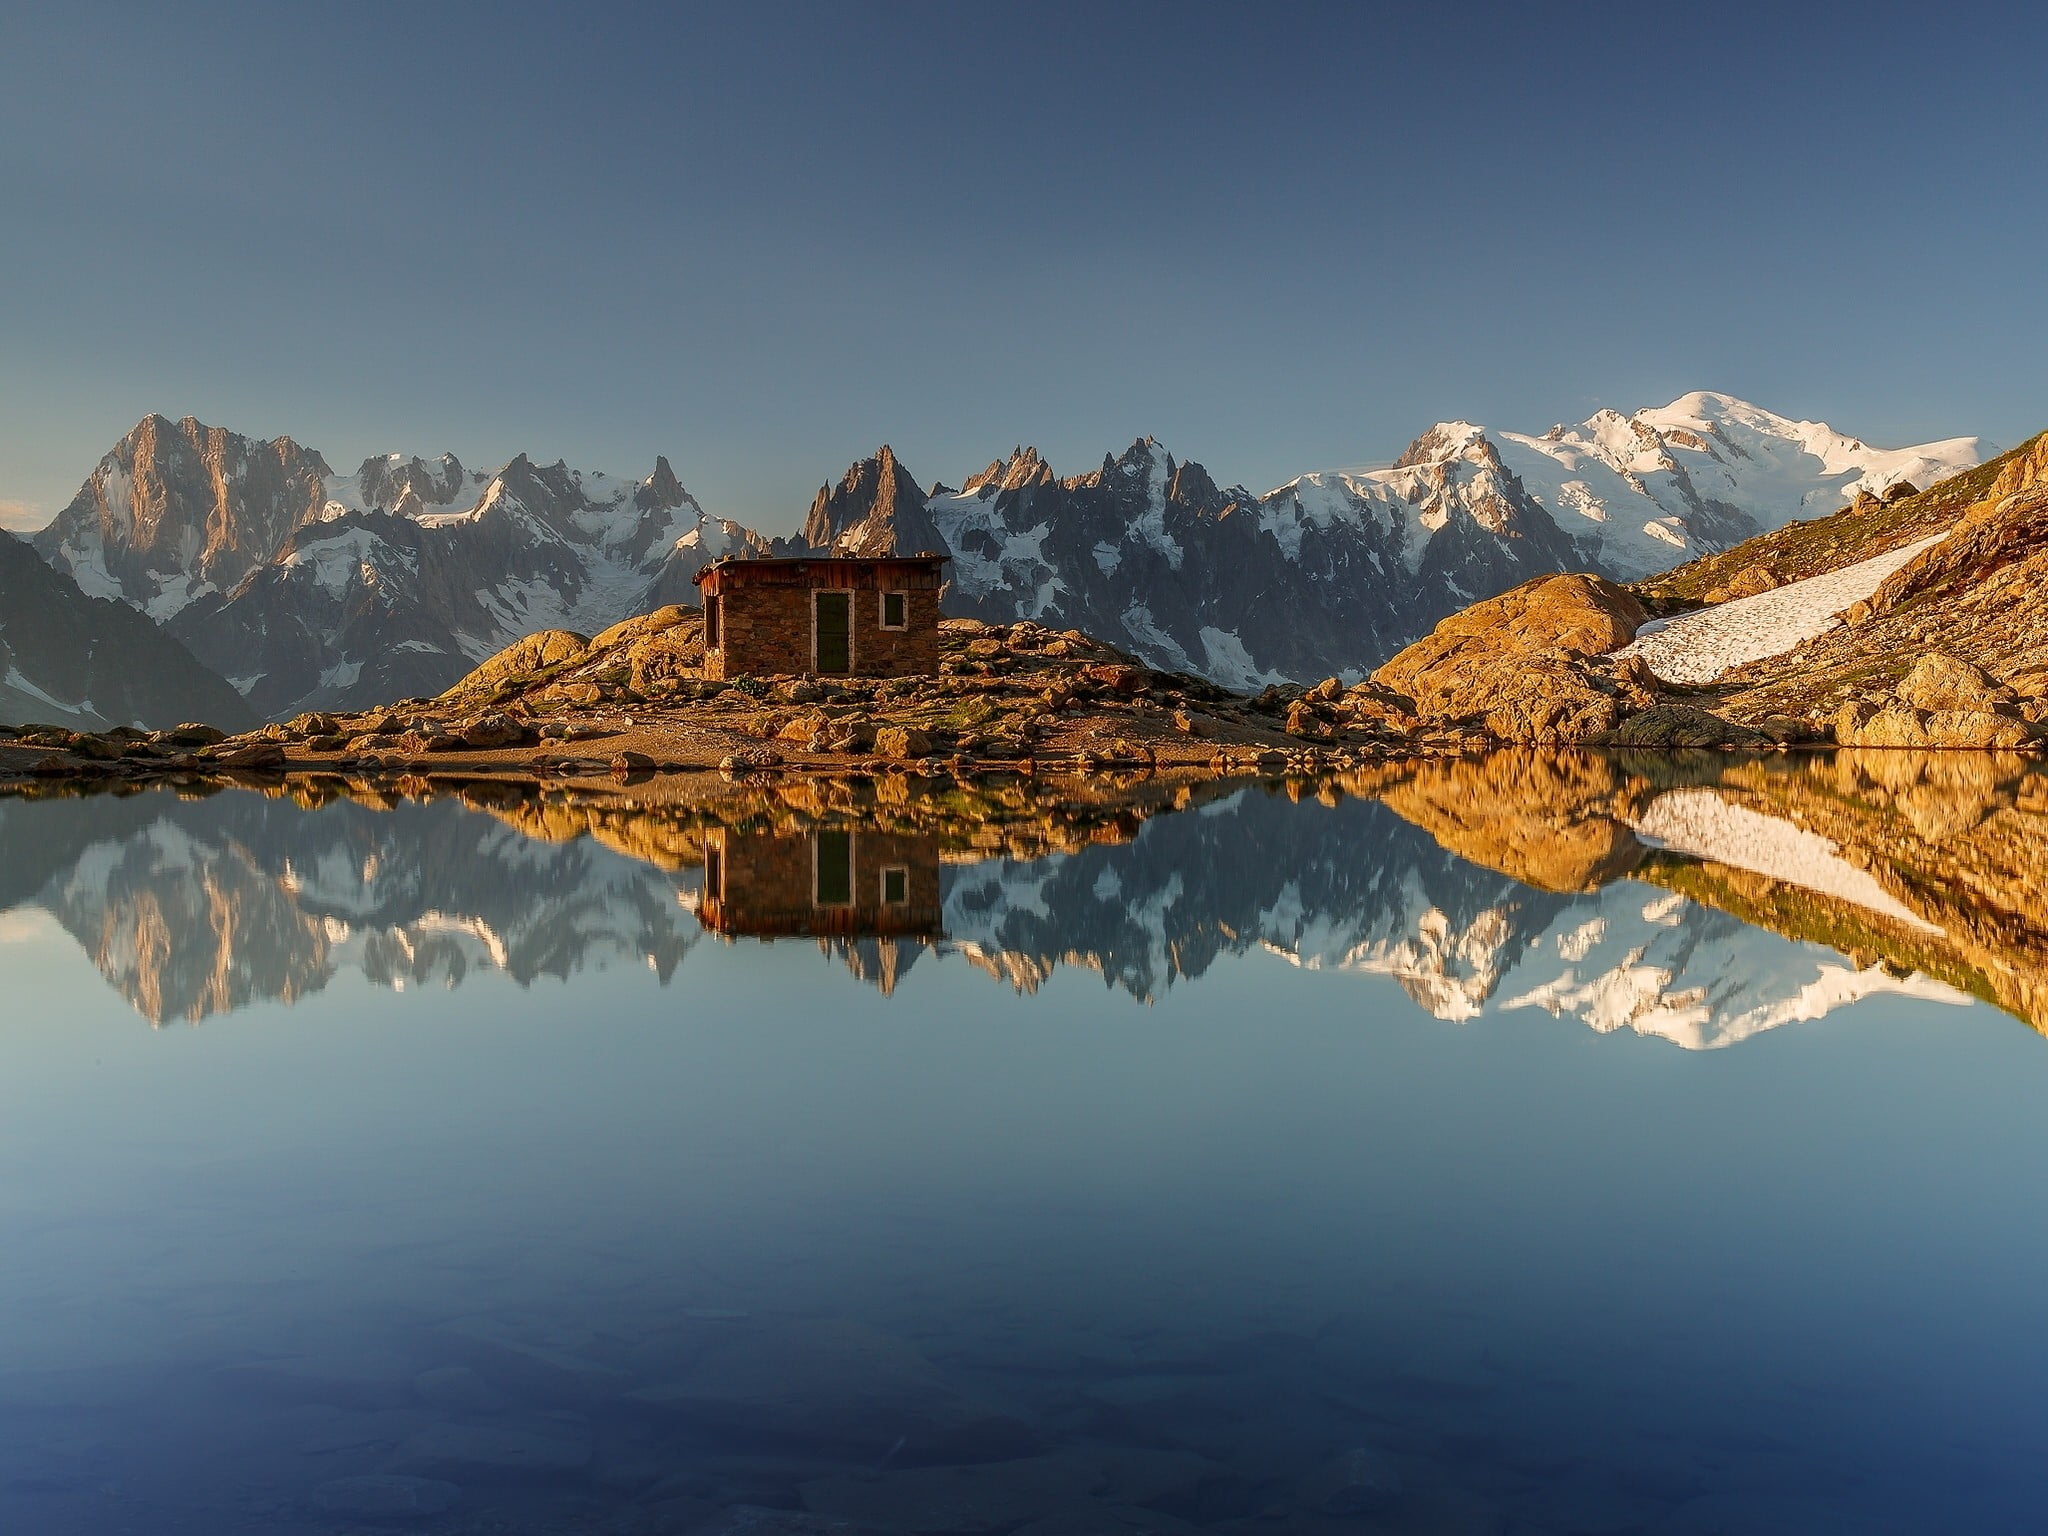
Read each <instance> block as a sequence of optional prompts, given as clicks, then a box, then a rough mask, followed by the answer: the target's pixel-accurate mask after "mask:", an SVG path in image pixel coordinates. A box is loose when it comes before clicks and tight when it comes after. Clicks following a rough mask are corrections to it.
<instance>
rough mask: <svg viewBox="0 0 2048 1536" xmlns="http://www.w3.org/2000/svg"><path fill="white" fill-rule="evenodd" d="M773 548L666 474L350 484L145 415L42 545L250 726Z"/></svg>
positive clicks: (436, 686)
mask: <svg viewBox="0 0 2048 1536" xmlns="http://www.w3.org/2000/svg"><path fill="white" fill-rule="evenodd" d="M764 542H765V541H761V540H759V539H757V538H756V537H755V536H754V535H752V534H750V533H748V532H747V531H746V530H745V529H742V528H740V527H739V526H738V525H737V524H734V523H730V522H726V521H724V520H721V519H716V518H712V517H709V516H707V515H706V514H705V512H704V509H703V508H702V507H700V506H699V505H698V504H697V502H696V499H695V498H694V497H692V496H691V495H690V493H689V492H688V491H686V490H685V489H684V488H683V486H682V484H681V483H680V482H679V481H678V480H677V478H676V476H675V472H674V471H673V469H671V468H670V466H669V463H668V460H667V459H665V458H657V459H656V461H655V466H654V470H653V472H652V473H651V474H649V475H647V476H646V477H644V478H642V479H637V480H635V479H623V478H620V477H617V476H613V475H607V474H603V473H600V472H596V471H584V470H576V469H571V468H570V467H569V466H568V465H566V464H564V463H560V462H557V463H554V464H536V463H534V462H533V461H532V460H530V459H529V458H527V456H526V455H524V454H521V455H519V456H518V457H516V458H514V459H513V460H512V461H511V462H510V463H508V464H506V465H505V466H504V467H503V468H501V469H498V470H496V471H493V472H472V471H467V470H465V469H464V468H463V466H462V464H461V462H460V461H459V460H457V459H456V458H455V457H454V456H453V455H452V454H443V455H441V456H439V457H438V458H434V459H422V458H420V457H417V456H412V457H407V456H404V455H400V454H389V455H384V456H380V457H375V458H370V459H366V460H364V461H363V463H362V465H361V466H360V467H359V468H358V469H357V470H356V472H355V473H354V474H337V473H336V472H335V471H334V470H332V469H331V468H330V467H329V466H328V464H327V462H326V461H325V460H324V459H323V458H322V457H321V456H320V455H319V454H318V453H317V452H314V451H313V450H311V449H308V448H305V447H302V446H301V445H299V444H297V443H295V442H293V441H292V440H291V439H290V438H277V439H274V440H272V441H270V442H259V441H256V440H254V439H250V438H246V437H243V436H241V435H239V434H237V433H234V432H230V431H226V430H225V429H222V428H219V427H210V426H207V425H205V424H204V423H201V422H198V421H194V420H192V419H191V418H190V417H187V418H186V419H184V420H182V421H179V422H170V421H166V420H165V419H163V418H162V417H159V416H151V417H146V418H144V420H143V421H142V422H141V423H140V424H138V425H137V426H136V428H135V429H134V430H133V431H132V432H130V433H129V434H128V435H127V436H126V437H124V438H123V439H122V440H121V441H120V442H119V443H118V444H116V445H115V447H114V449H113V451H112V452H110V453H109V454H107V456H106V457H105V458H103V459H102V460H101V461H100V463H99V465H98V466H97V467H96V468H95V469H94V470H93V472H92V474H91V475H90V476H89V477H88V478H87V480H86V482H85V484H84V485H83V486H82V487H81V488H80V490H79V493H78V495H77V496H76V497H75V498H74V499H73V500H72V502H71V504H70V505H69V506H67V507H66V508H65V509H64V510H63V511H62V512H60V513H59V514H58V515H57V517H56V519H55V520H54V521H53V522H52V523H51V524H50V525H49V527H47V528H45V529H44V530H43V531H42V532H40V533H38V534H37V535H36V537H35V545H36V548H37V550H38V552H40V553H41V554H42V556H43V557H44V558H45V559H46V560H47V561H48V562H49V563H50V564H51V565H52V566H54V567H55V568H56V569H57V570H59V571H61V572H63V573H64V574H66V575H68V576H70V577H71V578H72V579H73V580H74V581H75V582H76V583H77V585H78V586H79V587H80V588H81V589H82V590H83V591H84V592H86V593H87V594H89V595H93V596H99V597H109V598H117V599H119V600H121V601H123V602H125V603H128V604H130V605H131V606H133V607H136V608H139V609H141V610H142V611H143V612H144V613H146V614H147V615H148V616H149V617H150V618H152V619H154V620H156V621H157V622H158V623H160V624H162V625H164V626H165V627H166V628H168V629H169V630H170V632H171V633H172V634H173V635H175V636H176V637H177V638H178V640H179V641H180V642H181V643H182V644H183V645H184V646H185V647H187V648H189V649H190V651H191V652H192V653H193V654H194V655H195V656H196V657H197V658H198V659H199V660H200V661H201V662H202V663H204V664H205V666H207V667H209V668H211V669H212V670H213V671H214V672H216V673H217V674H219V675H220V676H221V677H223V678H226V679H228V680H229V681H230V682H232V683H233V684H234V687H235V689H236V691H237V693H238V694H239V695H240V697H241V698H242V699H243V700H245V701H246V705H247V707H248V708H250V709H253V710H254V711H255V712H256V713H257V714H259V715H270V716H278V717H283V716H288V715H291V714H294V713H297V712H299V711H300V710H305V709H327V708H348V707H354V706H364V705H370V704H377V703H384V702H389V701H391V700H394V699H399V698H407V697H416V696H421V695H431V694H435V693H438V692H440V691H441V689H443V688H445V687H447V686H448V685H449V684H450V683H452V682H454V681H455V680H456V679H457V678H459V677H461V676H462V674H463V673H465V672H467V671H468V670H469V669H470V668H471V667H472V666H474V665H475V664H476V663H477V662H479V661H481V660H482V659H484V658H485V657H487V656H489V655H491V654H492V653H493V652H495V651H497V650H499V649H501V648H502V647H504V646H505V645H507V644H509V643H510V642H512V641H514V640H517V639H518V638H520V637H521V636H522V635H526V634H530V633H532V632H534V631H536V630H542V629H550V628H560V629H571V630H576V631H579V632H581V633H585V634H590V633H595V632H596V631H598V630H601V629H604V628H606V627H607V626H609V625H611V624H613V623H616V622H617V621H618V620H620V619H623V618H625V617H627V616H628V615H630V614H633V613H637V612H641V611H643V610H645V609H647V608H649V607H654V606H659V604H660V603H662V602H664V601H674V600H675V599H676V596H677V595H679V594H691V593H692V589H691V588H690V585H689V580H690V577H691V576H693V575H694V574H695V573H696V572H697V571H698V570H700V569H702V567H703V566H704V565H705V564H707V563H708V562H709V561H711V560H713V559H715V558H717V557H718V556H719V555H722V554H727V553H731V552H733V551H735V550H739V549H743V548H751V547H753V546H755V545H757V544H762V543H764Z"/></svg>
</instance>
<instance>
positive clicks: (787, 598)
mask: <svg viewBox="0 0 2048 1536" xmlns="http://www.w3.org/2000/svg"><path fill="white" fill-rule="evenodd" d="M949 558H950V557H949V556H946V555H891V556H886V557H883V558H878V559H868V558H865V557H859V556H850V555H814V556H807V557H799V558H777V559H772V560H760V559H757V560H744V559H742V560H732V559H727V560H719V561H716V562H714V563H713V564H711V565H707V566H706V567H704V569H703V570H701V571H699V572H698V573H697V576H696V582H697V585H698V586H699V587H700V588H702V589H703V593H704V675H705V676H706V677H709V678H733V677H761V676H768V675H774V674H790V673H808V674H811V675H814V676H819V677H833V676H849V675H857V676H862V677H903V676H907V675H912V674H916V673H932V672H937V671H938V670H939V588H940V586H941V585H942V584H943V581H944V570H945V564H946V561H947V560H948V559H949Z"/></svg>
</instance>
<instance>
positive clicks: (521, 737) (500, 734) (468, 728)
mask: <svg viewBox="0 0 2048 1536" xmlns="http://www.w3.org/2000/svg"><path fill="white" fill-rule="evenodd" d="M455 734H456V735H458V736H460V737H461V738H462V744H463V745H464V746H466V747H476V748H481V749H486V750H488V749H491V748H496V747H516V746H521V745H523V744H524V743H525V742H526V741H528V740H529V739H530V738H531V734H532V733H531V732H530V731H529V729H528V728H527V727H526V726H524V725H521V724H520V723H519V722H518V721H517V720H514V719H512V718H511V717H510V716H509V715H483V716H480V717H479V718H477V719H475V720H471V721H469V722H468V723H467V724H465V725H464V726H463V727H462V728H461V729H460V730H459V731H457V732H456V733H455Z"/></svg>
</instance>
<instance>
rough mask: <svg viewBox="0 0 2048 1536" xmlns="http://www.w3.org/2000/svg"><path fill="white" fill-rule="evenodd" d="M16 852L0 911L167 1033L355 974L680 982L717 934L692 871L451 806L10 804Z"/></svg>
mask: <svg viewBox="0 0 2048 1536" xmlns="http://www.w3.org/2000/svg"><path fill="white" fill-rule="evenodd" d="M0 847H4V848H5V849H6V850H7V856H6V859H5V861H4V870H0V907H4V906H8V905H14V904H17V903H21V902H34V903H36V904H38V905H40V906H43V907H46V908H48V909H49V910H50V911H51V912H52V913H53V914H54V915H55V916H56V918H57V920H58V921H59V922H60V923H62V924H63V926H64V928H65V929H66V931H68V932H69V933H70V934H71V935H72V937H73V938H75V939H77V940H78V942H79V943H80V944H81V945H83V946H84V947H85V949H86V951H87V952H88V953H89V954H91V955H92V957H93V960H94V963H95V964H97V965H98V966H99V968H100V970H101V972H102V973H103V974H104V975H105V976H106V978H107V980H108V981H109V982H110V983H112V984H113V986H114V987H115V988H116V989H118V990H119V991H120V992H121V994H122V995H123V996H125V997H126V998H128V999H129V1001H130V1002H132V1003H133V1004H134V1005H135V1007H136V1008H137V1010H138V1011H140V1012H141V1013H143V1014H144V1015H145V1016H147V1017H148V1018H150V1019H151V1020H152V1021H155V1022H158V1023H161V1022H165V1021H167V1020H171V1019H181V1018H182V1019H191V1020H198V1019H201V1018H204V1017H206V1016H207V1015H209V1014H214V1013H222V1012H227V1011H229V1010H232V1009H235V1008H241V1007H245V1006H247V1005H248V1004H250V1003H254V1002H260V1001H264V1000H266V999H278V1000H282V1001H286V1002H289V1001H291V1000H293V999H294V998H297V997H299V996H301V995H303V994H305V993H307V992H311V991H315V990H317V989H319V988H320V987H322V986H324V985H325V984H326V983H327V981H328V980H329V978H331V977H332V976H334V975H335V974H336V973H338V972H341V971H345V970H360V971H361V972H363V973H364V974H365V975H366V976H368V977H369V978H370V979H371V980H372V981H375V982H378V983H380V984H382V985H385V986H390V987H393V988H396V989H401V990H402V989H403V988H405V987H408V986H420V985H425V984H427V983H430V982H434V981H440V982H443V983H444V984H446V985H449V986H454V985H456V984H457V983H459V982H460V981H462V980H463V978H464V977H465V976H466V975H468V973H469V972H470V971H471V970H472V969H488V970H499V971H503V972H505V973H506V974H507V975H510V976H512V977H513V978H514V979H516V980H518V981H519V982H521V983H522V984H524V983H527V982H531V981H533V980H534V979H535V978H537V977H540V976H555V977H560V978H563V979H567V978H568V977H570V976H572V975H574V974H576V973H577V972H579V971H581V970H584V969H586V968H590V967H601V966H604V965H607V964H611V963H614V962H623V963H628V964H634V965H645V966H647V967H648V968H649V969H650V970H653V971H655V972H656V973H657V974H659V975H660V976H661V977H662V979H663V980H666V979H667V978H668V977H669V976H670V975H672V974H673V973H674V971H675V968H676V966H677V965H678V964H680V963H681V961H682V958H683V955H684V954H685V953H686V952H687V951H688V950H689V948H690V946H691V945H692V944H694V943H695V942H696V940H697V938H698V936H699V934H700V928H699V925H698V923H697V920H696V917H695V916H694V914H693V912H692V910H691V908H692V907H693V906H694V902H695V895H694V891H693V890H692V889H690V888H687V887H686V886H685V885H684V883H683V881H682V880H681V879H680V877H678V876H675V875H672V874H669V873H667V872H665V871H663V870H661V869H658V868H655V867H652V866H650V865H647V864H644V863H641V862H638V861H636V860H633V859H630V858H627V857H625V856H624V855H621V854H618V853H615V852H613V851H612V850H611V849H609V848H606V847H604V846H602V845H600V844H598V843H596V842H593V841H590V840H587V839H585V840H579V841H576V842H568V843H550V842H539V841H535V840H532V839H529V838H527V837H525V836H523V835H522V834H520V833H519V832H516V831H514V830H513V829H512V828H510V827H508V826H506V825H504V824H503V823H502V822H500V821H498V820H496V819H494V818H492V817H490V816H486V815H482V814H480V813H478V812H475V811H471V810H468V809H465V808H464V807H462V806H461V805H459V804H457V803H455V802H453V801H434V802H430V803H427V804H400V805H398V806H397V807H395V808H394V809H392V810H390V811H379V810H374V809H371V808H369V807H366V806H362V805H356V804H352V803H349V802H346V801H343V802H340V803H337V804H334V805H330V806H327V807H325V808H323V809H322V810H320V811H317V812H308V811H305V810H302V809H301V808H300V807H298V806H297V805H294V804H292V803H291V802H290V801H286V800H269V799H264V798H261V797H258V796H254V795H244V794H222V795H216V796H214V797H212V798H210V799H204V800H194V801H181V800H176V799H172V798H170V797H168V796H163V795H154V794H151V795H138V796H134V797H131V798H127V799H121V800H114V799H108V798H104V797H94V798H90V799H84V800H56V801H51V802H47V803H28V802H21V801H0Z"/></svg>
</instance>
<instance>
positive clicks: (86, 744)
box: [71, 731, 121, 763]
mask: <svg viewBox="0 0 2048 1536" xmlns="http://www.w3.org/2000/svg"><path fill="white" fill-rule="evenodd" d="M71 752H72V755H73V756H76V757H89V758H92V759H93V760H94V761H96V762H106V763H110V762H112V761H114V759H116V758H118V757H119V756H120V755H121V743H120V742H118V741H109V740H107V738H106V737H104V736H95V735H93V734H92V733H91V732H90V731H81V732H79V733H78V734H77V735H76V736H74V737H72V738H71Z"/></svg>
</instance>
